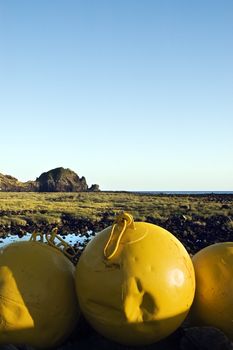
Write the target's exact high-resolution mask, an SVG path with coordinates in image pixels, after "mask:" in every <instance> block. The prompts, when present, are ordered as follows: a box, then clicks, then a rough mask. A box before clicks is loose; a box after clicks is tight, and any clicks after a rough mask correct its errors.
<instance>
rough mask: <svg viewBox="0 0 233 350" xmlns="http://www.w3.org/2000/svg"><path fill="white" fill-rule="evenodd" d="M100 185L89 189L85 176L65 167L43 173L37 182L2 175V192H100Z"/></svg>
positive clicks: (0, 177)
mask: <svg viewBox="0 0 233 350" xmlns="http://www.w3.org/2000/svg"><path fill="white" fill-rule="evenodd" d="M99 190H100V189H99V185H97V184H92V185H91V186H90V187H88V185H87V182H86V179H85V177H84V176H82V177H79V176H78V174H76V173H75V172H74V171H73V170H70V169H64V168H63V167H59V168H55V169H52V170H49V171H47V172H44V173H42V174H41V175H40V176H39V177H37V178H36V180H35V181H27V182H21V181H19V180H18V179H16V178H15V177H13V176H11V175H3V174H1V173H0V191H2V192H82V191H84V192H85V191H91V192H93V191H94V192H96V191H99Z"/></svg>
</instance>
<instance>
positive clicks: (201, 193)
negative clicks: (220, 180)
mask: <svg viewBox="0 0 233 350" xmlns="http://www.w3.org/2000/svg"><path fill="white" fill-rule="evenodd" d="M133 192H134V193H141V194H155V195H156V194H158V195H162V194H164V195H176V194H177V195H179V194H180V195H182V194H183V195H205V194H233V191H133Z"/></svg>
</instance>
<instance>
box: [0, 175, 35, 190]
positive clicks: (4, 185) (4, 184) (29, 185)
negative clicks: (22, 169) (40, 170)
mask: <svg viewBox="0 0 233 350" xmlns="http://www.w3.org/2000/svg"><path fill="white" fill-rule="evenodd" d="M0 191H2V192H36V191H38V184H37V183H36V181H27V182H20V181H18V180H17V179H16V178H15V177H13V176H11V175H3V174H0Z"/></svg>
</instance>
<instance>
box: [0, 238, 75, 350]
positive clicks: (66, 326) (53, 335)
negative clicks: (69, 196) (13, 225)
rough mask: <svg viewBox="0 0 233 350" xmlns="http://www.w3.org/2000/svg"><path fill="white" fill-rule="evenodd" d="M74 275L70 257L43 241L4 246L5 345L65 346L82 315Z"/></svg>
mask: <svg viewBox="0 0 233 350" xmlns="http://www.w3.org/2000/svg"><path fill="white" fill-rule="evenodd" d="M73 273H74V266H73V264H72V263H71V262H70V261H69V260H68V258H67V257H65V256H64V254H63V253H62V252H61V251H59V250H58V249H55V248H52V247H51V246H48V245H47V244H44V243H39V242H33V241H28V242H17V243H12V244H10V245H8V246H6V247H4V248H2V249H0V344H10V343H11V344H27V345H31V346H34V347H36V348H49V347H53V346H55V345H58V344H60V343H61V342H62V341H63V340H64V339H65V338H66V337H67V336H68V335H69V334H70V332H71V331H72V330H73V328H74V326H75V325H76V321H77V318H78V315H79V308H78V305H77V297H76V292H75V284H74V274H73Z"/></svg>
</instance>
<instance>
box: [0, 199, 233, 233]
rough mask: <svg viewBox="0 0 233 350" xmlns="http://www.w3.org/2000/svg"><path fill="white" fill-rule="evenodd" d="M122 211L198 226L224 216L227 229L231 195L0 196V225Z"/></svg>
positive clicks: (94, 217) (93, 217) (95, 218)
mask: <svg viewBox="0 0 233 350" xmlns="http://www.w3.org/2000/svg"><path fill="white" fill-rule="evenodd" d="M122 210H124V211H127V212H129V213H131V214H133V216H134V218H135V219H136V220H140V221H146V220H148V218H149V220H150V219H154V220H158V221H161V222H163V221H166V220H168V219H169V218H170V217H171V216H182V215H184V216H185V219H186V220H188V221H192V222H197V221H200V224H201V222H202V221H203V222H204V221H206V219H208V218H209V217H216V216H224V217H227V218H229V220H228V222H229V226H230V227H231V225H232V219H233V196H230V195H208V196H188V195H186V196H184V195H172V196H171V195H170V196H168V195H142V194H136V193H127V192H125V193H124V192H92V193H88V192H80V193H22V192H21V193H16V192H14V193H13V192H2V193H0V225H2V226H10V225H20V226H24V225H27V223H28V222H30V223H35V224H38V223H47V224H58V225H59V224H60V223H61V222H62V217H63V216H64V214H67V215H68V216H69V217H70V218H73V219H88V220H90V221H92V222H94V221H99V220H101V219H102V218H103V217H108V218H109V219H113V218H114V215H115V214H116V213H118V212H120V211H122ZM230 227H229V228H230ZM232 228H233V225H232Z"/></svg>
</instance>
